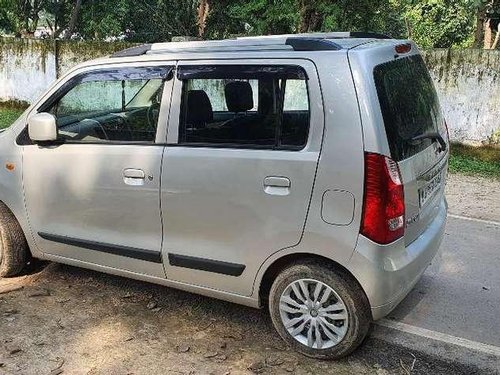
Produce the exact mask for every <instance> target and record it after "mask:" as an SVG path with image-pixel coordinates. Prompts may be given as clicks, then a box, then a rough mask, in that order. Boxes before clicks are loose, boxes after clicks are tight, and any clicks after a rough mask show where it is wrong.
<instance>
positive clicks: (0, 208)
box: [0, 202, 29, 277]
mask: <svg viewBox="0 0 500 375" xmlns="http://www.w3.org/2000/svg"><path fill="white" fill-rule="evenodd" d="M28 255H29V250H28V243H27V242H26V238H25V237H24V233H23V231H22V229H21V226H20V225H19V223H18V222H17V219H16V218H15V216H14V215H13V214H12V212H11V211H10V210H9V209H8V208H7V206H6V205H5V204H4V203H3V202H0V277H12V276H16V275H18V274H19V273H20V272H21V271H22V270H23V269H24V267H25V266H26V262H27V260H28Z"/></svg>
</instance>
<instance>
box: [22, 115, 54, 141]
mask: <svg viewBox="0 0 500 375" xmlns="http://www.w3.org/2000/svg"><path fill="white" fill-rule="evenodd" d="M28 134H29V137H30V139H31V140H32V141H33V142H50V141H56V140H57V124H56V118H55V117H54V116H53V115H51V114H50V113H44V112H42V113H37V114H36V115H33V116H31V117H30V118H29V119H28Z"/></svg>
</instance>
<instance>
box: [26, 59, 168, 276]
mask: <svg viewBox="0 0 500 375" xmlns="http://www.w3.org/2000/svg"><path fill="white" fill-rule="evenodd" d="M170 71H171V67H169V66H164V65H162V66H153V67H149V66H148V67H141V66H132V67H126V66H125V67H123V66H121V67H119V68H116V67H109V68H101V69H99V70H94V71H90V72H85V73H81V74H78V75H76V76H75V77H73V78H72V79H71V80H69V81H68V82H67V83H65V84H64V85H62V86H61V87H60V88H59V89H57V90H55V92H54V94H53V95H52V96H51V97H50V98H49V99H48V100H47V101H46V102H45V103H44V104H42V105H41V106H40V108H39V109H38V112H49V113H51V114H53V115H54V116H55V117H56V119H57V125H58V138H59V140H58V141H57V142H55V143H52V144H43V145H37V144H31V142H30V141H29V139H27V137H24V141H23V137H22V136H21V137H20V139H19V141H20V143H21V144H22V146H21V147H23V182H24V191H25V197H26V206H27V210H28V215H29V220H30V225H31V229H32V233H33V236H34V239H35V243H36V245H37V246H38V247H39V249H40V250H41V251H42V252H44V253H46V254H50V255H51V256H55V257H58V258H59V259H60V260H61V261H64V259H66V260H72V261H82V262H86V263H90V264H97V265H100V266H107V267H111V268H115V269H122V270H126V271H131V272H137V273H141V274H148V275H152V276H158V277H164V276H165V275H164V271H163V267H162V264H161V254H160V252H161V241H162V236H161V233H162V228H161V216H160V199H159V191H160V174H161V161H162V155H163V151H164V146H163V145H162V144H159V143H163V144H164V139H165V138H164V137H165V132H166V119H167V116H168V114H167V112H168V108H169V100H170V93H171V88H172V82H171V80H170V81H169V80H168V76H169V72H170ZM162 137H163V139H162Z"/></svg>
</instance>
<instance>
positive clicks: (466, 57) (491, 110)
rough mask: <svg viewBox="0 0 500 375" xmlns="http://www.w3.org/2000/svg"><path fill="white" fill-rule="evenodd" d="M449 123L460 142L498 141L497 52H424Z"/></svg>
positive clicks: (453, 136)
mask: <svg viewBox="0 0 500 375" xmlns="http://www.w3.org/2000/svg"><path fill="white" fill-rule="evenodd" d="M424 57H425V60H426V63H427V66H428V68H429V71H430V72H431V75H432V78H433V79H434V82H435V84H436V89H437V91H438V94H439V97H440V101H441V105H442V107H443V111H444V114H445V117H446V120H447V122H448V127H449V130H450V137H451V139H453V140H457V141H462V142H473V143H475V142H493V141H495V142H498V139H499V137H500V51H499V50H495V51H491V50H477V49H464V50H446V49H434V50H428V51H424Z"/></svg>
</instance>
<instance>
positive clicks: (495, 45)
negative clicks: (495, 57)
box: [491, 23, 500, 49]
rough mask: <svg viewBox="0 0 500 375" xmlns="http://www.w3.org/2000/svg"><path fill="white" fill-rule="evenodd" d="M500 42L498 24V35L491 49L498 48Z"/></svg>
mask: <svg viewBox="0 0 500 375" xmlns="http://www.w3.org/2000/svg"><path fill="white" fill-rule="evenodd" d="M499 40H500V23H499V24H498V29H497V35H496V36H495V41H494V42H493V45H492V46H491V49H495V48H497V45H498V41H499Z"/></svg>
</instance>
